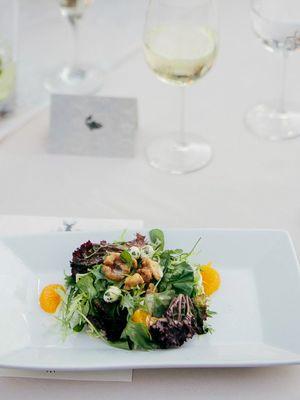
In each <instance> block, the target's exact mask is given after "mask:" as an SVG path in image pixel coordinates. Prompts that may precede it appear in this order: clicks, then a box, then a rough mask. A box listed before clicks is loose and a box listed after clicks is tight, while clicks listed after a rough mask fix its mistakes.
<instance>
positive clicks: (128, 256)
mask: <svg viewBox="0 0 300 400" xmlns="http://www.w3.org/2000/svg"><path fill="white" fill-rule="evenodd" d="M120 258H121V260H122V261H124V263H126V264H128V265H129V266H130V267H132V264H133V261H132V257H131V254H130V253H129V251H127V250H123V251H122V253H121V254H120Z"/></svg>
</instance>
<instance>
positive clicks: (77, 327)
mask: <svg viewBox="0 0 300 400" xmlns="http://www.w3.org/2000/svg"><path fill="white" fill-rule="evenodd" d="M84 326H85V323H84V322H81V323H80V324H77V325H75V326H74V328H73V331H74V332H81V331H82V330H83V328H84Z"/></svg>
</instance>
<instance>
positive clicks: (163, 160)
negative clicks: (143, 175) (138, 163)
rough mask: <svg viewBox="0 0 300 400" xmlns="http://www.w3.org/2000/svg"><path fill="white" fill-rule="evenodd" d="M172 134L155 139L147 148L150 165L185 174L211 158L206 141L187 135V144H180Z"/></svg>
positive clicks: (199, 167)
mask: <svg viewBox="0 0 300 400" xmlns="http://www.w3.org/2000/svg"><path fill="white" fill-rule="evenodd" d="M174 136H175V135H174V134H171V135H167V136H165V137H163V138H161V137H160V138H157V139H155V140H154V141H153V142H152V143H151V144H150V145H149V146H148V147H147V148H146V154H147V159H148V161H149V163H150V165H151V166H152V167H154V168H157V169H160V170H162V171H165V172H169V173H171V174H187V173H190V172H195V171H198V170H199V169H201V168H204V167H205V166H206V165H207V164H208V163H209V162H210V160H211V158H212V150H211V147H210V145H209V144H208V143H206V142H205V141H203V140H201V139H200V138H199V137H198V136H192V135H189V136H188V137H189V141H188V143H187V144H180V143H179V142H177V141H176V140H175V139H174Z"/></svg>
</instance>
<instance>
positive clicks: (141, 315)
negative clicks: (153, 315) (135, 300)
mask: <svg viewBox="0 0 300 400" xmlns="http://www.w3.org/2000/svg"><path fill="white" fill-rule="evenodd" d="M149 319H150V314H149V313H147V311H144V310H136V311H135V312H134V313H133V314H132V317H131V320H132V321H133V322H136V323H140V324H145V325H148V321H149Z"/></svg>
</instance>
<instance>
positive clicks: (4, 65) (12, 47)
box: [0, 0, 18, 118]
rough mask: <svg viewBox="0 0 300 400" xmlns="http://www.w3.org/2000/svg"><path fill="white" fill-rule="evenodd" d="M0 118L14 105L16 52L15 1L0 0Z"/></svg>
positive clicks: (16, 14)
mask: <svg viewBox="0 0 300 400" xmlns="http://www.w3.org/2000/svg"><path fill="white" fill-rule="evenodd" d="M0 10H1V12H0V118H2V117H4V116H5V115H6V114H8V113H9V112H11V111H12V110H13V107H14V100H15V88H16V53H17V16H18V12H17V1H16V0H0Z"/></svg>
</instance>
